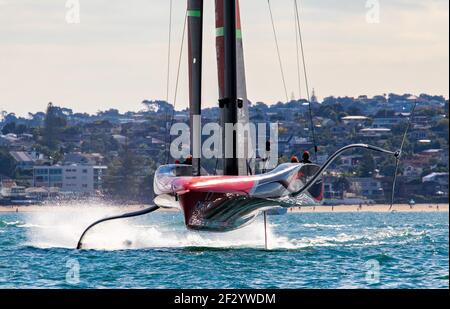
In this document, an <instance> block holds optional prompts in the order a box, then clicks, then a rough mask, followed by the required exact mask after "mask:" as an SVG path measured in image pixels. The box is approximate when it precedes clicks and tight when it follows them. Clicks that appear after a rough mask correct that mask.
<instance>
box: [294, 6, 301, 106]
mask: <svg viewBox="0 0 450 309" xmlns="http://www.w3.org/2000/svg"><path fill="white" fill-rule="evenodd" d="M294 5H295V2H294ZM294 17H295V46H296V49H295V55H296V57H297V80H298V98H299V99H301V98H302V79H301V69H300V55H299V52H298V51H299V50H300V47H299V40H298V30H297V23H298V22H297V14H294Z"/></svg>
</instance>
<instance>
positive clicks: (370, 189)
mask: <svg viewBox="0 0 450 309" xmlns="http://www.w3.org/2000/svg"><path fill="white" fill-rule="evenodd" d="M348 180H349V181H350V187H351V190H352V191H353V192H355V193H357V194H358V195H360V196H363V197H366V198H369V199H374V200H376V199H383V198H384V189H383V184H382V182H381V181H380V180H378V179H375V178H371V177H367V178H359V177H355V178H348Z"/></svg>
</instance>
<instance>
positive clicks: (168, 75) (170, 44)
mask: <svg viewBox="0 0 450 309" xmlns="http://www.w3.org/2000/svg"><path fill="white" fill-rule="evenodd" d="M172 13H173V0H170V3H169V40H168V41H169V42H168V50H167V80H166V102H167V103H168V104H169V92H170V64H171V63H170V58H171V51H172ZM164 119H165V124H166V136H165V137H164V152H165V153H168V151H167V140H168V135H169V134H170V132H169V131H168V130H169V129H168V127H167V123H168V120H169V111H166V114H165V116H164ZM166 163H167V162H166Z"/></svg>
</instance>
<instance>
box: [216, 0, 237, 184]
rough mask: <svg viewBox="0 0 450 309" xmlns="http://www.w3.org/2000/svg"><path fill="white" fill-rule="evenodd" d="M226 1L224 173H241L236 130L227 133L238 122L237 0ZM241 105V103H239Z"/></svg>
mask: <svg viewBox="0 0 450 309" xmlns="http://www.w3.org/2000/svg"><path fill="white" fill-rule="evenodd" d="M223 1H224V10H223V12H224V37H225V68H224V69H225V70H224V71H225V72H224V73H225V97H224V98H222V99H221V100H220V107H221V108H222V120H223V125H224V127H223V129H224V132H223V135H224V139H223V155H224V164H223V174H224V175H230V176H234V175H239V165H238V159H237V158H236V156H237V151H236V146H237V145H236V142H237V136H236V131H235V130H233V134H232V136H230V134H226V132H225V128H226V126H227V124H228V126H230V125H232V126H233V127H234V125H235V124H236V123H237V122H238V113H237V108H238V97H237V59H236V54H237V53H236V0H223ZM239 105H241V104H239Z"/></svg>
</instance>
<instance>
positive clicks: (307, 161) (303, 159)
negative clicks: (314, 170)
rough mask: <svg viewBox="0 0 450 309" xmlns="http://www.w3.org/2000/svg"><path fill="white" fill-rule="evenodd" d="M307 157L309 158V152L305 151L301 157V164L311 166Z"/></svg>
mask: <svg viewBox="0 0 450 309" xmlns="http://www.w3.org/2000/svg"><path fill="white" fill-rule="evenodd" d="M309 157H310V155H309V151H305V152H304V153H303V156H302V163H304V164H311V163H312V162H311V160H309Z"/></svg>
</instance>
